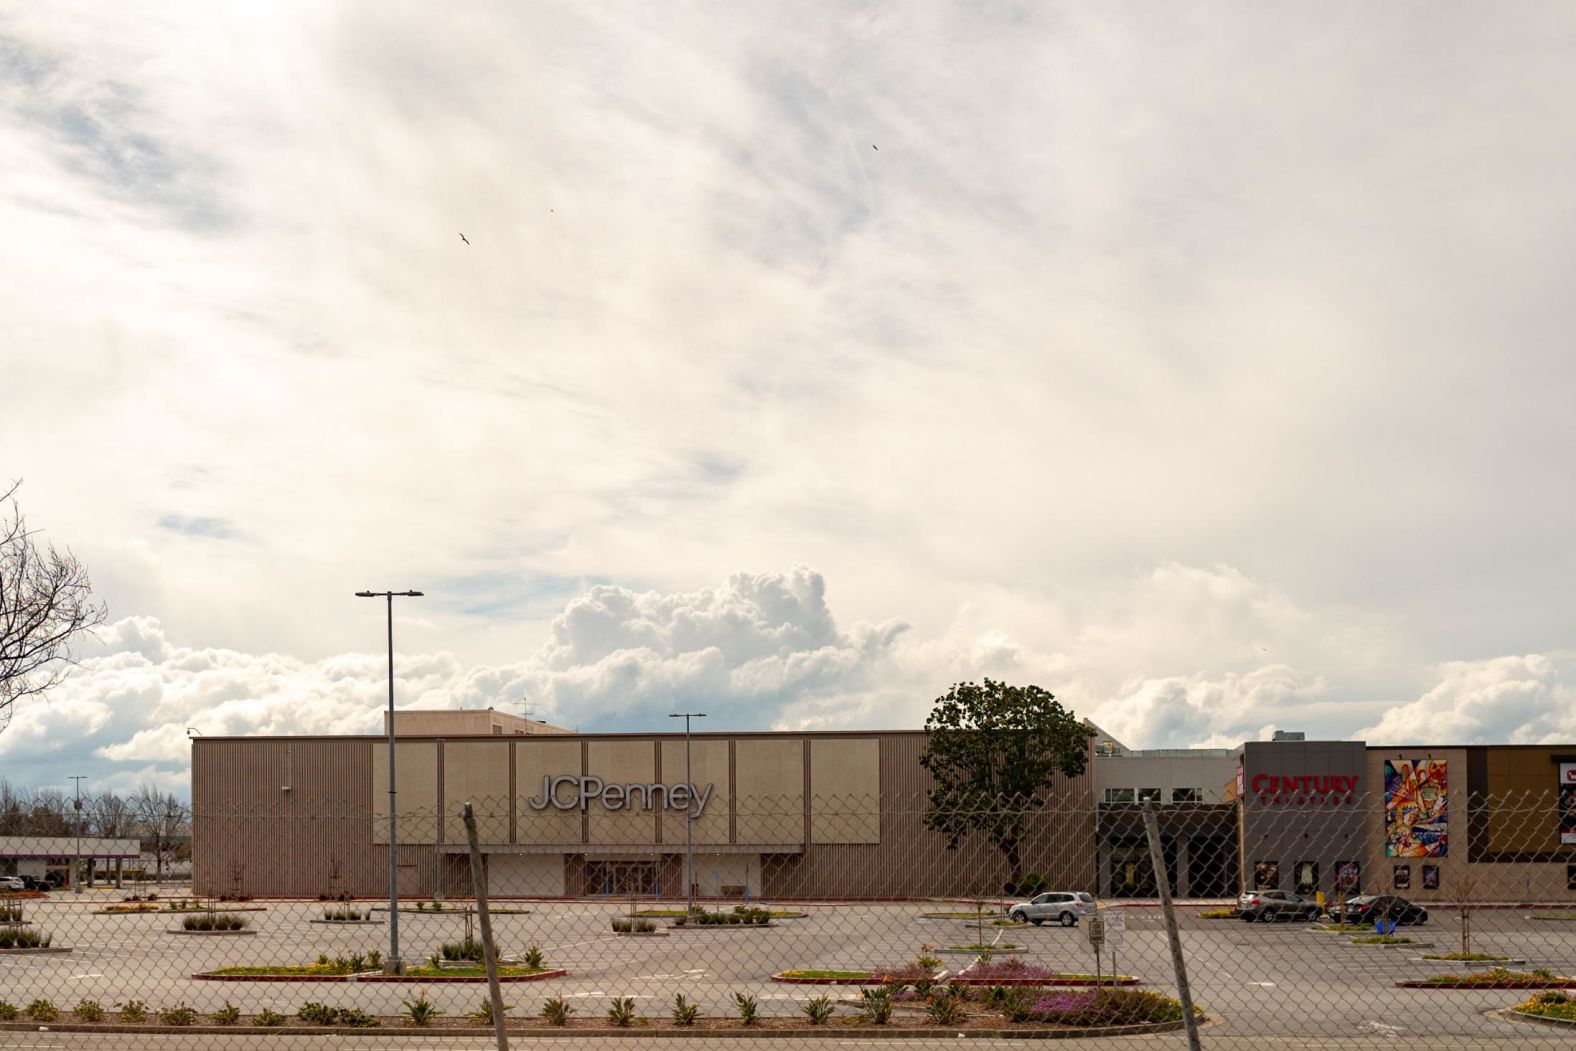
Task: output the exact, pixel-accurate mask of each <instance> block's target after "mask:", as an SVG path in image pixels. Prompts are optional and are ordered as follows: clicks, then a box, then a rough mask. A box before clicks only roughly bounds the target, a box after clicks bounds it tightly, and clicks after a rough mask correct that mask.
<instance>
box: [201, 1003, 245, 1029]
mask: <svg viewBox="0 0 1576 1051" xmlns="http://www.w3.org/2000/svg"><path fill="white" fill-rule="evenodd" d="M208 1020H209V1021H211V1022H212V1023H213V1024H214V1025H234V1024H235V1023H237V1022H239V1021H240V1020H241V1009H240V1008H239V1007H236V1006H235V1005H234V1004H229V1003H227V1004H225V1005H224V1006H223V1007H221V1008H219V1009H218V1010H217V1011H215V1012H214V1013H213V1014H211V1015H209V1016H208Z"/></svg>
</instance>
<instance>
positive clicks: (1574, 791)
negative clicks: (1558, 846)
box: [1560, 763, 1576, 845]
mask: <svg viewBox="0 0 1576 1051" xmlns="http://www.w3.org/2000/svg"><path fill="white" fill-rule="evenodd" d="M1560 842H1561V843H1562V844H1566V845H1569V844H1573V843H1576V763H1561V764H1560Z"/></svg>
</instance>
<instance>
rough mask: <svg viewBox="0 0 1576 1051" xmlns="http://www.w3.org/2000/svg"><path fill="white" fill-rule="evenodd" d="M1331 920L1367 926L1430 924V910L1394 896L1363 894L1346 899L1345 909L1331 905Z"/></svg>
mask: <svg viewBox="0 0 1576 1051" xmlns="http://www.w3.org/2000/svg"><path fill="white" fill-rule="evenodd" d="M1330 919H1332V920H1337V921H1339V922H1341V923H1360V924H1363V925H1365V926H1366V925H1367V924H1370V923H1373V922H1374V921H1375V920H1394V921H1395V922H1396V923H1397V924H1413V925H1416V924H1420V923H1427V922H1428V910H1427V909H1425V908H1423V907H1422V906H1421V905H1419V904H1417V903H1416V902H1411V901H1407V900H1406V899H1405V898H1398V897H1396V896H1395V895H1394V894H1362V895H1359V896H1358V897H1355V898H1348V899H1346V905H1345V906H1344V907H1342V906H1337V905H1331V906H1330Z"/></svg>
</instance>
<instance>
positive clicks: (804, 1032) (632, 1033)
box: [0, 1019, 1182, 1040]
mask: <svg viewBox="0 0 1576 1051" xmlns="http://www.w3.org/2000/svg"><path fill="white" fill-rule="evenodd" d="M1181 1028H1182V1021H1181V1019H1178V1020H1177V1021H1175V1022H1149V1023H1145V1024H1142V1025H1129V1026H1101V1027H1098V1028H1089V1029H1076V1028H1070V1027H1069V1028H1062V1029H1049V1028H1047V1029H1031V1028H1024V1029H971V1028H968V1027H967V1026H955V1027H951V1028H946V1029H937V1028H934V1027H927V1028H923V1029H920V1028H910V1027H908V1026H874V1025H872V1026H857V1027H855V1026H812V1025H809V1024H808V1023H801V1024H795V1025H792V1026H784V1027H781V1028H753V1027H746V1026H742V1025H741V1026H738V1027H730V1028H726V1029H723V1028H716V1027H697V1028H686V1027H679V1026H672V1025H662V1026H641V1025H635V1026H630V1027H628V1028H623V1029H620V1028H618V1027H615V1026H597V1027H591V1026H584V1027H564V1028H553V1027H546V1026H529V1027H527V1026H519V1027H517V1026H509V1027H508V1031H509V1034H510V1035H511V1036H520V1037H528V1038H533V1039H534V1038H544V1037H545V1038H551V1037H560V1038H563V1037H567V1038H569V1039H573V1040H585V1039H588V1038H589V1037H592V1036H594V1037H596V1038H601V1037H608V1036H611V1037H635V1038H653V1037H664V1038H666V1037H694V1038H696V1039H701V1040H705V1039H716V1038H717V1037H719V1036H726V1037H745V1038H753V1039H766V1040H773V1039H791V1040H799V1039H804V1038H805V1037H810V1038H812V1039H825V1038H832V1039H843V1040H846V1039H850V1038H857V1039H878V1040H879V1039H888V1040H916V1039H919V1040H923V1039H932V1040H941V1039H947V1040H956V1039H958V1038H959V1037H962V1038H964V1039H975V1040H1082V1039H1086V1038H1091V1037H1093V1038H1098V1037H1113V1036H1147V1035H1149V1034H1153V1033H1174V1032H1176V1031H1177V1030H1179V1029H1181ZM40 1029H47V1030H48V1031H50V1032H55V1033H150V1034H158V1035H174V1034H179V1033H191V1034H198V1035H203V1036H225V1035H231V1034H233V1035H240V1036H292V1035H293V1036H411V1035H413V1034H419V1035H422V1036H441V1037H455V1036H465V1037H477V1036H480V1037H486V1036H487V1035H488V1034H490V1033H491V1032H492V1030H491V1029H490V1028H488V1027H487V1026H480V1025H478V1026H467V1027H463V1028H462V1027H459V1026H413V1025H400V1026H381V1025H380V1026H366V1027H360V1026H344V1025H339V1026H324V1025H280V1026H259V1025H184V1026H176V1025H158V1024H152V1025H123V1024H121V1023H118V1022H106V1023H98V1024H90V1023H85V1022H58V1023H52V1024H49V1025H44V1026H41V1025H39V1024H38V1023H36V1022H0V1032H38V1031H39V1030H40Z"/></svg>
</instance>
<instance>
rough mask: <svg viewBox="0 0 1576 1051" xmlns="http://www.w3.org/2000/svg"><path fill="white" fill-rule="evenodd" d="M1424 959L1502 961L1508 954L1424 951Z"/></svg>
mask: <svg viewBox="0 0 1576 1051" xmlns="http://www.w3.org/2000/svg"><path fill="white" fill-rule="evenodd" d="M1423 959H1425V960H1456V961H1460V962H1462V963H1504V962H1505V961H1506V960H1508V959H1510V957H1509V956H1495V955H1494V954H1492V953H1486V952H1425V953H1424V954H1423Z"/></svg>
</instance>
